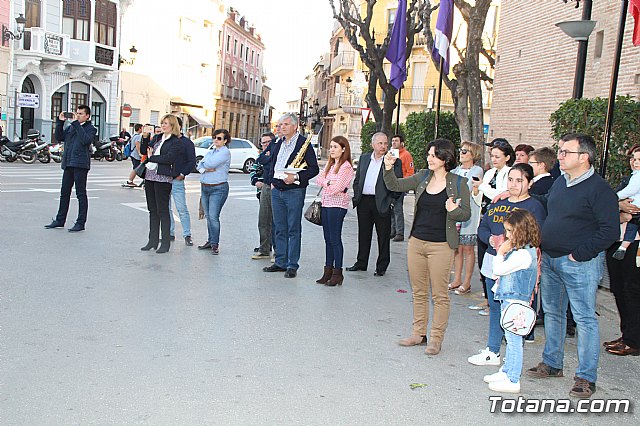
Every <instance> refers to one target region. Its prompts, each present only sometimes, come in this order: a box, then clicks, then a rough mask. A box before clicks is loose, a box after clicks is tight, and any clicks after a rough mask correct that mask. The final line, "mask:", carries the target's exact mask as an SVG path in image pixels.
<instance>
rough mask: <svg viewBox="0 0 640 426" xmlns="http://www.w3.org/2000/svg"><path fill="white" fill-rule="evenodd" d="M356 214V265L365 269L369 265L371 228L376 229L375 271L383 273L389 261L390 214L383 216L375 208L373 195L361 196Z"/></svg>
mask: <svg viewBox="0 0 640 426" xmlns="http://www.w3.org/2000/svg"><path fill="white" fill-rule="evenodd" d="M356 211H357V213H358V256H357V258H356V259H357V260H356V265H357V266H359V267H361V268H364V269H367V266H368V265H369V253H370V252H371V239H372V238H373V227H374V225H375V227H376V235H377V236H378V260H377V261H376V271H379V272H385V271H386V270H387V268H388V267H389V262H390V261H391V254H390V248H389V239H390V238H391V212H390V211H389V213H387V215H385V216H383V215H381V214H380V213H379V212H378V209H377V208H376V200H375V197H374V196H373V195H363V196H362V198H361V199H360V203H358V207H356Z"/></svg>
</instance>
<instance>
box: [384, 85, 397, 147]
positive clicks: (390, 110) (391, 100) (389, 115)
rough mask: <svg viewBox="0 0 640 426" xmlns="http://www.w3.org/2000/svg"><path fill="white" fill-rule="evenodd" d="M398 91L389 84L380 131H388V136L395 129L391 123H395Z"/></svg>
mask: <svg viewBox="0 0 640 426" xmlns="http://www.w3.org/2000/svg"><path fill="white" fill-rule="evenodd" d="M397 94H398V92H396V90H395V87H393V86H391V85H389V88H388V89H387V90H385V95H384V109H383V111H382V113H383V114H382V127H381V128H380V131H381V132H383V133H386V134H387V136H391V134H392V131H393V129H392V128H391V124H392V123H393V114H394V112H395V109H396V95H397Z"/></svg>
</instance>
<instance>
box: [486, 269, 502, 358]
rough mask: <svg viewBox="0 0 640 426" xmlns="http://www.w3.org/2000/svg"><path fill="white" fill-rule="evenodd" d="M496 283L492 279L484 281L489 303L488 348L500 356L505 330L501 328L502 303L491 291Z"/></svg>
mask: <svg viewBox="0 0 640 426" xmlns="http://www.w3.org/2000/svg"><path fill="white" fill-rule="evenodd" d="M495 283H496V282H495V281H494V280H492V279H491V278H485V280H484V286H485V291H486V292H487V299H488V300H487V301H488V302H489V337H488V338H487V347H488V348H489V350H490V351H491V352H493V353H494V354H499V353H500V346H501V345H502V337H503V336H504V330H503V329H502V327H501V326H500V302H499V301H497V300H494V299H493V296H494V294H493V290H491V287H493V285H494V284H495Z"/></svg>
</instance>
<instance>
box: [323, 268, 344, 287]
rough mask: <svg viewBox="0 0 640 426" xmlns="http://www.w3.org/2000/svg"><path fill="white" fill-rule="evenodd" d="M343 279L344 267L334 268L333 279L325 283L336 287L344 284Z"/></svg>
mask: <svg viewBox="0 0 640 426" xmlns="http://www.w3.org/2000/svg"><path fill="white" fill-rule="evenodd" d="M342 280H344V277H343V276H342V268H334V269H333V274H332V275H331V279H330V280H329V282H328V283H326V284H325V285H328V286H330V287H334V286H336V285H342Z"/></svg>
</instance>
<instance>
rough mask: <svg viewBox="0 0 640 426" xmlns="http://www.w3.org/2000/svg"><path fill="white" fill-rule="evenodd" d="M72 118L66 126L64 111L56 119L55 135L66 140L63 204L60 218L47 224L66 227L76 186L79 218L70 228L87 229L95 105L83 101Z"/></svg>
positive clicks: (76, 229)
mask: <svg viewBox="0 0 640 426" xmlns="http://www.w3.org/2000/svg"><path fill="white" fill-rule="evenodd" d="M72 114H73V118H70V119H69V120H70V121H69V122H70V124H69V125H68V126H67V127H66V128H65V127H64V124H65V121H67V117H66V116H65V113H64V112H61V113H60V115H59V116H58V119H57V120H56V130H55V134H54V137H55V138H56V140H57V141H58V142H64V154H63V155H62V164H61V166H62V170H64V172H63V173H62V188H61V189H60V205H59V207H58V214H57V215H56V218H55V219H54V220H53V222H51V223H50V224H48V225H45V226H44V227H45V228H48V229H52V228H62V227H63V226H64V223H65V221H66V220H67V212H68V211H69V202H70V200H71V189H72V188H73V187H74V186H75V187H76V197H77V198H78V218H77V219H76V223H75V224H74V225H73V226H72V227H71V228H69V232H78V231H84V226H85V223H86V222H87V211H88V209H89V201H88V198H87V175H88V174H89V168H90V167H91V144H92V143H93V139H94V137H95V136H96V133H97V130H96V128H95V127H93V125H92V124H91V121H90V120H91V109H90V108H89V107H88V106H86V105H79V106H78V108H77V109H76V112H75V113H72Z"/></svg>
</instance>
